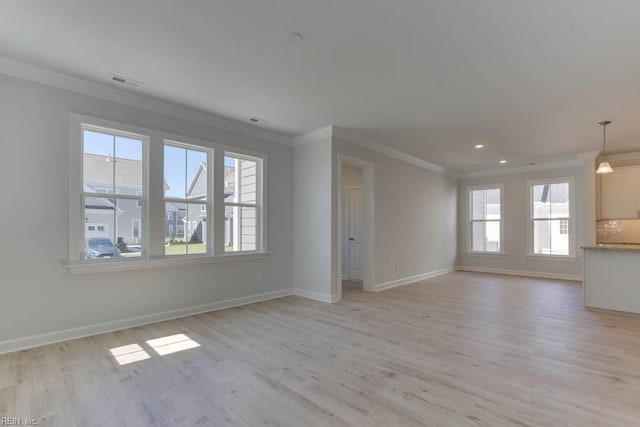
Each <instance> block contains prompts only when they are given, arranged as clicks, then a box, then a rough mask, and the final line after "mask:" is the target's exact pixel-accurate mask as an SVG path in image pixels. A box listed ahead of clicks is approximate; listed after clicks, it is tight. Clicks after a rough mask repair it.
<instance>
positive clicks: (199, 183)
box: [164, 145, 209, 200]
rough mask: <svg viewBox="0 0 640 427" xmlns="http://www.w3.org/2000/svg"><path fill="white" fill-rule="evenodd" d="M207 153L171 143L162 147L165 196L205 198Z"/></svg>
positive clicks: (206, 188) (193, 198)
mask: <svg viewBox="0 0 640 427" xmlns="http://www.w3.org/2000/svg"><path fill="white" fill-rule="evenodd" d="M207 160H208V154H207V152H206V151H200V150H193V149H188V148H182V147H175V146H173V145H165V147H164V181H165V191H164V195H165V197H173V198H178V199H192V200H206V198H207V190H208V183H209V182H208V171H207Z"/></svg>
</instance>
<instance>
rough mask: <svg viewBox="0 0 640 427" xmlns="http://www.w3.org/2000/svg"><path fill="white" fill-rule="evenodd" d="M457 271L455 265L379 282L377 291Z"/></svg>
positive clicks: (376, 286) (375, 288)
mask: <svg viewBox="0 0 640 427" xmlns="http://www.w3.org/2000/svg"><path fill="white" fill-rule="evenodd" d="M454 271H456V269H455V268H454V267H447V268H441V269H440V270H435V271H430V272H428V273H423V274H418V275H416V276H411V277H403V278H402V279H396V280H392V281H390V282H384V283H378V284H377V285H375V286H374V290H375V291H376V292H378V291H383V290H385V289H391V288H396V287H398V286H404V285H409V284H411V283H416V282H420V281H422V280H427V279H431V278H434V277H438V276H443V275H445V274H449V273H453V272H454Z"/></svg>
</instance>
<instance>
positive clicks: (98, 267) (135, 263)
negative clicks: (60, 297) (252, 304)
mask: <svg viewBox="0 0 640 427" xmlns="http://www.w3.org/2000/svg"><path fill="white" fill-rule="evenodd" d="M267 256H268V253H267V252H258V253H255V252H245V253H238V252H235V253H229V255H226V254H224V255H223V254H220V255H215V256H210V255H206V256H200V255H184V256H159V257H153V258H151V259H141V258H137V259H127V260H126V261H123V260H121V259H118V258H112V259H108V260H101V261H99V262H91V261H83V262H81V263H74V264H69V265H66V266H65V267H66V268H67V269H68V270H69V272H70V273H71V274H91V273H107V272H111V271H129V270H149V269H154V268H162V267H182V266H186V265H197V264H212V263H218V262H238V261H254V260H258V259H265V258H267Z"/></svg>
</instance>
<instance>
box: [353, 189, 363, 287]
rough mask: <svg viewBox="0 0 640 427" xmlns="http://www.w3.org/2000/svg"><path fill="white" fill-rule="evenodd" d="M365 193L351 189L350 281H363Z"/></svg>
mask: <svg viewBox="0 0 640 427" xmlns="http://www.w3.org/2000/svg"><path fill="white" fill-rule="evenodd" d="M365 245H366V236H365V226H364V193H363V191H362V187H359V188H350V189H349V279H350V280H358V281H362V277H363V269H364V256H365Z"/></svg>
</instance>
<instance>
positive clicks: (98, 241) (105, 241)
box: [87, 239, 113, 248]
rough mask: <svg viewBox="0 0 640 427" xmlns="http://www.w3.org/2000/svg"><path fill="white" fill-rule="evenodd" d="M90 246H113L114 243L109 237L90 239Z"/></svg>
mask: <svg viewBox="0 0 640 427" xmlns="http://www.w3.org/2000/svg"><path fill="white" fill-rule="evenodd" d="M87 243H88V246H89V247H90V248H111V247H113V243H111V240H109V239H89V241H88V242H87Z"/></svg>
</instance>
